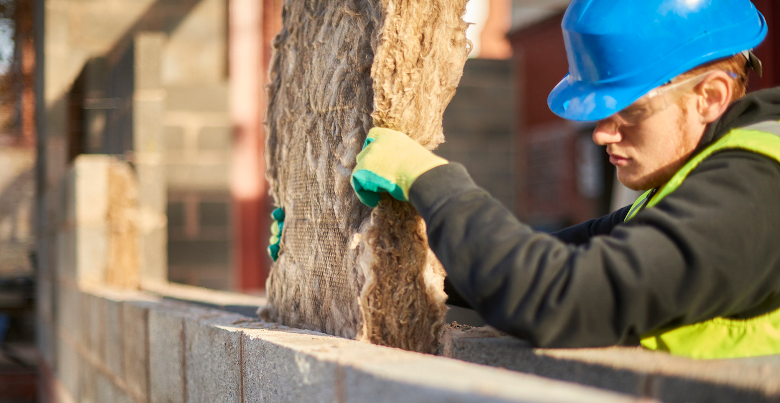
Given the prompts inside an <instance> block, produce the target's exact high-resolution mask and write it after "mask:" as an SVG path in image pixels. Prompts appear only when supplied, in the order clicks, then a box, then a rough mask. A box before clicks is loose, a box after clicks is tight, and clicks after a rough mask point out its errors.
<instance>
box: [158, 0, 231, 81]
mask: <svg viewBox="0 0 780 403" xmlns="http://www.w3.org/2000/svg"><path fill="white" fill-rule="evenodd" d="M179 4H181V2H179ZM226 10H227V9H226V8H225V7H224V3H223V2H222V0H202V1H200V2H199V3H198V4H197V5H196V6H195V7H194V8H193V9H192V10H191V11H189V12H188V13H187V15H186V17H185V18H184V19H183V20H182V21H181V22H180V24H178V26H177V27H176V29H175V30H173V31H172V32H171V36H170V38H169V40H168V43H167V44H166V48H165V51H164V53H163V57H164V58H165V59H164V60H165V62H164V71H163V74H164V79H165V82H166V83H218V82H221V81H223V80H224V78H223V77H224V74H225V73H224V72H225V71H226V69H227V66H226V61H227V59H226V58H225V57H224V55H225V51H226V50H227V49H226V48H225V47H226V45H227V43H228V42H227V38H226V34H227V27H226V25H225V23H226V22H227V16H226V15H225V11H226ZM193 60H197V63H193V62H192V61H193Z"/></svg>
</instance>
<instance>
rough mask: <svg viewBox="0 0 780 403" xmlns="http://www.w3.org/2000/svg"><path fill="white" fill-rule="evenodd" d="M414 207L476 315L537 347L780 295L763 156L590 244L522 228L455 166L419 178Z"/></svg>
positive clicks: (734, 164)
mask: <svg viewBox="0 0 780 403" xmlns="http://www.w3.org/2000/svg"><path fill="white" fill-rule="evenodd" d="M410 201H411V202H412V204H413V205H414V207H415V208H416V209H417V210H418V212H419V213H420V214H421V216H422V217H423V218H424V219H425V222H426V224H427V231H428V242H429V244H430V246H431V249H432V250H433V251H434V252H435V253H436V255H437V257H438V258H439V260H440V261H441V262H442V264H443V266H444V268H445V269H446V270H447V274H448V277H449V281H450V282H451V284H452V286H453V287H454V288H455V289H456V290H457V291H458V293H459V294H460V295H461V296H462V297H463V298H464V299H465V300H466V301H467V302H468V305H470V306H472V307H474V309H476V310H477V312H478V313H479V314H480V315H481V316H482V317H483V318H484V319H485V320H486V321H487V323H489V324H491V325H492V326H494V327H496V328H498V329H500V330H502V331H505V332H507V333H510V334H514V335H516V336H519V337H522V338H524V339H527V340H529V341H531V342H532V343H534V344H535V345H538V346H542V347H587V346H607V345H614V344H618V343H621V342H624V341H625V340H627V339H631V338H636V336H637V335H640V334H644V333H646V332H648V331H651V330H655V329H658V328H661V327H666V326H679V325H683V324H688V323H695V322H700V321H703V320H707V319H710V318H713V317H716V316H731V315H738V314H739V313H740V312H744V311H747V310H750V309H753V308H755V307H756V306H759V305H761V304H762V303H765V302H766V301H767V300H768V299H771V298H773V297H775V296H776V295H777V294H780V264H779V263H778V262H780V248H777V247H775V246H774V245H776V244H777V240H778V239H779V238H778V235H780V233H778V231H779V230H780V209H778V208H777V206H780V166H778V164H776V163H775V162H774V161H772V160H769V159H767V158H765V157H762V156H758V155H756V154H751V153H748V152H744V151H728V152H722V153H720V154H717V155H715V156H713V157H710V158H709V159H707V160H706V161H704V162H703V163H701V164H700V165H699V167H697V169H695V170H694V171H693V172H692V173H691V174H690V175H689V177H688V179H687V180H686V181H685V182H684V183H683V184H682V185H681V186H680V187H679V188H678V189H677V191H675V192H674V193H672V194H670V195H668V196H667V197H666V198H665V199H663V200H662V201H661V202H660V203H658V204H657V205H656V206H654V207H653V208H647V209H645V210H643V211H642V212H640V213H639V214H637V215H636V216H635V217H634V218H633V219H632V220H631V221H629V222H627V223H624V224H620V225H618V226H616V227H615V228H613V229H612V231H611V233H610V235H609V236H595V237H592V238H591V239H590V240H589V241H588V242H586V243H584V244H582V245H573V244H567V243H565V242H562V241H561V240H559V239H557V238H555V237H553V236H551V235H548V234H544V233H541V232H537V231H534V230H532V229H531V228H530V227H528V226H527V225H524V224H522V223H520V222H519V221H518V220H517V219H516V218H514V216H513V215H512V214H511V213H510V212H509V211H508V210H506V209H505V208H504V207H503V206H502V205H501V204H500V203H499V202H497V201H496V200H495V199H493V198H491V197H490V196H489V195H488V194H487V193H486V192H485V191H484V190H482V189H480V188H479V187H477V186H476V185H475V184H474V183H473V181H472V180H471V179H470V178H469V176H468V174H467V173H466V170H465V169H464V168H463V167H462V166H460V165H458V164H454V163H453V164H449V165H444V166H440V167H437V168H434V169H433V170H431V171H429V172H427V173H425V174H423V175H422V176H420V178H418V179H417V181H416V182H415V183H414V185H413V186H412V188H411V191H410Z"/></svg>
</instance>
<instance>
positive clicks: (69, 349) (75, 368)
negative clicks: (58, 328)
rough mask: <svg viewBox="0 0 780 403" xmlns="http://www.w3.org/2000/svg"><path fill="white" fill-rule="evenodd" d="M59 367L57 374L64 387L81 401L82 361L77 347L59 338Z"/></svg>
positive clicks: (57, 366)
mask: <svg viewBox="0 0 780 403" xmlns="http://www.w3.org/2000/svg"><path fill="white" fill-rule="evenodd" d="M56 348H57V365H56V368H57V370H56V374H57V378H59V380H60V382H62V385H63V386H64V387H65V389H66V390H67V391H68V394H70V395H71V396H73V398H74V399H75V400H76V401H79V396H80V394H81V393H80V392H81V391H80V386H81V380H80V379H79V378H80V375H81V365H82V362H81V359H80V357H79V354H78V352H77V351H76V348H75V346H73V345H72V344H70V343H69V342H68V340H65V339H63V338H62V337H58V338H57V347H56Z"/></svg>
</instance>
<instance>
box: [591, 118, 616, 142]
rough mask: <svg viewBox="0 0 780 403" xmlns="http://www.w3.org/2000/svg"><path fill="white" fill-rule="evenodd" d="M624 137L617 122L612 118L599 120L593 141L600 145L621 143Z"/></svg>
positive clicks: (594, 130)
mask: <svg viewBox="0 0 780 403" xmlns="http://www.w3.org/2000/svg"><path fill="white" fill-rule="evenodd" d="M622 138H623V136H622V135H621V134H620V130H618V124H617V122H615V121H614V120H612V119H604V120H599V122H598V123H596V128H595V129H593V142H594V143H596V144H598V145H600V146H606V145H609V144H613V143H619V142H620V140H622Z"/></svg>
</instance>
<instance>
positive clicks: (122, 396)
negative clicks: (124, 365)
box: [114, 389, 135, 403]
mask: <svg viewBox="0 0 780 403" xmlns="http://www.w3.org/2000/svg"><path fill="white" fill-rule="evenodd" d="M114 402H115V403H135V400H134V399H133V398H132V397H130V395H129V394H127V393H126V392H125V391H124V390H122V389H116V390H115V394H114Z"/></svg>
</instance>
